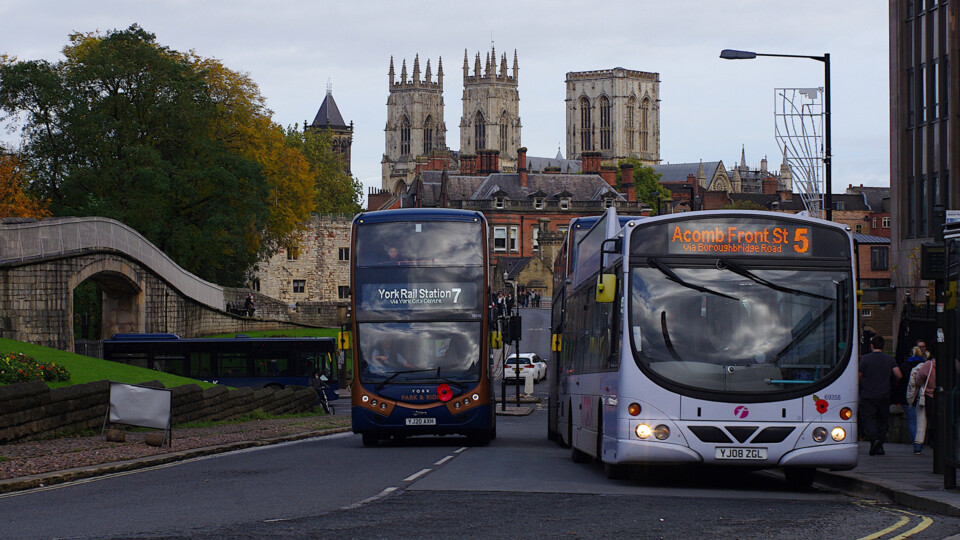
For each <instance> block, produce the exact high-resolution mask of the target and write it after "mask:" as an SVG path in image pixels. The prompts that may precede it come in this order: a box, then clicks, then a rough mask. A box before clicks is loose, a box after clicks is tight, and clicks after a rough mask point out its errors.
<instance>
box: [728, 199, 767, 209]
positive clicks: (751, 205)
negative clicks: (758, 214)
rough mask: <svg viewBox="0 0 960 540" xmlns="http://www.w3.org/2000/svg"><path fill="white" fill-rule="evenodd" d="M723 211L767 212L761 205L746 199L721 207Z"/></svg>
mask: <svg viewBox="0 0 960 540" xmlns="http://www.w3.org/2000/svg"><path fill="white" fill-rule="evenodd" d="M721 208H722V209H723V210H767V208H766V207H764V206H763V205H762V204H758V203H755V202H753V201H749V200H746V199H741V200H739V201H734V202H732V203H730V204H728V205H725V206H722V207H721Z"/></svg>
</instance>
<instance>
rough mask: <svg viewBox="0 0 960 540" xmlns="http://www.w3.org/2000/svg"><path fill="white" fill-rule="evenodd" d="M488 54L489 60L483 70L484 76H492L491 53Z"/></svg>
mask: <svg viewBox="0 0 960 540" xmlns="http://www.w3.org/2000/svg"><path fill="white" fill-rule="evenodd" d="M486 56H487V62H486V66H485V67H484V70H483V76H484V77H489V76H490V53H487V55H486Z"/></svg>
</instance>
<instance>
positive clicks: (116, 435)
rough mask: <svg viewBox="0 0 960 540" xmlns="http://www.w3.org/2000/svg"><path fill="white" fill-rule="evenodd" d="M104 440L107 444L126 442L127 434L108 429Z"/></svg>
mask: <svg viewBox="0 0 960 540" xmlns="http://www.w3.org/2000/svg"><path fill="white" fill-rule="evenodd" d="M106 439H107V441H109V442H124V441H125V440H127V432H126V431H123V430H122V429H108V430H107V431H106Z"/></svg>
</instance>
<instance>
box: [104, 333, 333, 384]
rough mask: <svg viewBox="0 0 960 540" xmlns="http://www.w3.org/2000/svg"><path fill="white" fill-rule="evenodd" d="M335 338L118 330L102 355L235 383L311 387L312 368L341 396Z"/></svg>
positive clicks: (170, 371) (140, 364)
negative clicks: (197, 335) (193, 335)
mask: <svg viewBox="0 0 960 540" xmlns="http://www.w3.org/2000/svg"><path fill="white" fill-rule="evenodd" d="M336 351H337V349H336V344H335V341H334V339H333V338H323V337H313V338H310V337H306V338H304V337H298V338H289V337H267V338H254V337H248V336H246V335H243V334H240V335H237V336H236V337H232V338H181V337H180V336H178V335H177V334H114V335H113V337H112V338H110V339H107V340H104V341H103V358H104V360H111V361H114V362H121V363H124V364H129V365H133V366H137V367H143V368H147V369H155V370H157V371H162V372H164V373H171V374H173V375H180V376H182V377H189V378H191V379H199V380H202V381H205V382H212V383H216V384H222V385H224V386H231V387H234V388H241V387H252V388H285V387H287V386H292V385H295V386H309V384H310V383H309V380H310V377H311V375H313V372H314V371H316V372H319V373H320V377H321V378H322V379H323V380H324V381H326V385H327V388H326V390H325V392H326V394H327V399H328V400H334V399H337V397H338V396H337V394H336V392H335V391H336V389H337V388H338V384H339V383H338V381H337V363H336Z"/></svg>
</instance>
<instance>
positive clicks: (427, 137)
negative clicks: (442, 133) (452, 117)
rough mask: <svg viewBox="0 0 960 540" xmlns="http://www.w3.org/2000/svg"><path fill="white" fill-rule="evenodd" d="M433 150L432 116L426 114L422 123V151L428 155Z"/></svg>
mask: <svg viewBox="0 0 960 540" xmlns="http://www.w3.org/2000/svg"><path fill="white" fill-rule="evenodd" d="M432 151H433V116H427V120H426V121H425V122H424V123H423V153H424V155H429V154H430V152H432Z"/></svg>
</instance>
